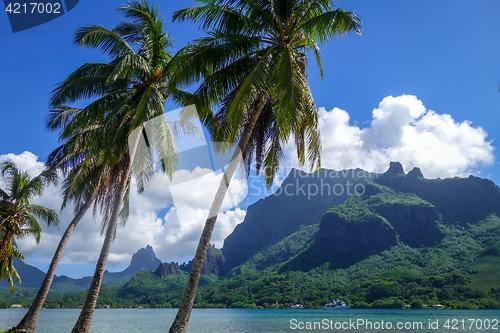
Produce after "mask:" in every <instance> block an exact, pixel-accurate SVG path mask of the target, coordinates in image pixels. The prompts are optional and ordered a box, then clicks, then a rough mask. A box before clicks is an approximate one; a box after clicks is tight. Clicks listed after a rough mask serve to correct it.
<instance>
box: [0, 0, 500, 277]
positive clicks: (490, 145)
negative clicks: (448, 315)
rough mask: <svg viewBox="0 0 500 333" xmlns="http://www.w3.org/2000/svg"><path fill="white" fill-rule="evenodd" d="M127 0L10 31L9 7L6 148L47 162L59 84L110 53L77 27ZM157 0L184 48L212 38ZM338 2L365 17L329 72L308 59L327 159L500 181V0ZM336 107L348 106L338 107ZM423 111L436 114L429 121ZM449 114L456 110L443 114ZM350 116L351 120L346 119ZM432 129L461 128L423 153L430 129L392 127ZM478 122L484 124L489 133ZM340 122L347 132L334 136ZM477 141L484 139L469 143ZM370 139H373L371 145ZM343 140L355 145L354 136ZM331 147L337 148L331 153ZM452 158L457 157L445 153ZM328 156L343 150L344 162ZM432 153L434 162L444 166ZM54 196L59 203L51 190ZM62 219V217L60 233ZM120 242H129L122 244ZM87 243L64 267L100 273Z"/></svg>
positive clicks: (34, 254) (119, 256)
mask: <svg viewBox="0 0 500 333" xmlns="http://www.w3.org/2000/svg"><path fill="white" fill-rule="evenodd" d="M124 3H125V2H124V1H123V0H119V1H116V0H107V1H90V0H80V2H79V4H78V5H77V6H76V7H75V8H74V9H73V10H71V11H70V12H68V13H67V14H65V15H63V16H62V17H59V18H58V19H56V20H54V21H51V22H48V23H46V24H44V25H41V26H38V27H35V28H32V29H30V30H27V31H24V32H19V33H15V34H13V33H12V32H11V29H10V26H9V23H8V19H7V14H6V13H3V14H0V41H1V44H2V52H1V54H0V59H1V61H0V68H1V69H0V73H1V77H2V80H0V94H1V95H0V96H1V100H2V105H1V110H2V111H1V112H2V128H1V131H0V142H1V145H0V155H6V154H15V155H20V154H22V153H23V152H25V151H28V152H31V153H32V154H34V155H36V156H38V161H44V160H45V157H46V156H47V155H48V154H49V153H50V151H51V150H52V149H53V148H55V147H56V145H57V135H56V134H55V133H49V132H47V131H46V130H45V127H44V119H45V116H46V112H47V106H48V98H49V94H50V92H51V90H52V89H53V88H54V85H55V84H57V83H58V82H60V81H62V80H63V79H64V78H65V77H66V76H67V75H68V74H69V73H71V71H73V70H74V69H76V68H77V67H78V66H80V65H81V64H83V63H85V62H99V61H106V60H107V59H106V58H105V57H104V56H102V55H101V54H100V53H99V52H98V51H94V50H87V49H79V48H76V47H75V46H73V44H72V36H73V34H74V32H75V30H76V29H77V28H78V27H80V26H84V25H88V24H99V25H102V26H105V27H109V28H112V27H113V26H114V25H115V24H116V23H117V22H118V21H120V20H121V17H120V16H119V14H118V13H116V12H115V11H114V8H116V7H119V6H120V5H123V4H124ZM154 3H156V4H158V5H159V7H160V13H161V14H162V16H163V18H164V19H165V21H166V26H165V27H166V29H167V31H168V32H169V33H170V35H171V36H172V37H173V38H174V40H175V47H176V49H180V48H181V47H182V46H184V45H185V44H186V43H187V42H188V41H190V40H193V39H195V38H197V37H200V36H202V35H203V32H202V31H199V30H198V29H197V28H196V27H195V26H192V25H190V24H189V23H182V24H179V23H171V22H170V21H171V16H172V13H173V12H174V11H175V10H178V9H181V8H184V7H187V6H190V5H192V4H194V2H193V1H182V2H181V1H156V2H154ZM340 6H341V7H343V8H344V9H347V10H354V11H355V13H356V14H358V15H360V17H361V19H362V21H363V35H362V36H356V35H354V34H351V35H347V36H344V37H342V38H338V39H337V40H335V41H333V42H332V43H330V44H327V45H324V46H322V47H321V50H322V57H323V68H324V80H323V81H321V79H320V78H319V72H318V70H317V66H316V64H315V63H314V61H313V60H312V59H311V60H310V62H309V67H308V72H309V83H310V86H311V90H312V93H313V96H314V98H315V101H316V104H317V106H318V107H323V108H325V110H324V113H323V114H322V115H323V118H322V119H323V120H324V123H325V131H324V132H322V134H324V135H323V140H324V142H323V144H324V146H325V151H324V157H326V158H325V163H324V164H325V166H326V167H332V168H341V167H353V166H364V167H369V166H370V165H372V166H376V167H377V168H379V169H380V168H382V167H381V165H388V164H386V162H387V161H388V159H391V160H392V159H398V157H401V160H402V161H403V162H404V161H406V164H405V163H403V164H404V165H405V168H408V167H409V166H415V165H418V164H419V163H421V164H422V165H419V166H423V165H425V166H428V168H427V170H426V169H425V168H422V171H423V173H424V175H430V176H439V177H447V176H453V175H455V174H460V175H467V174H469V173H474V174H476V175H479V176H482V177H488V178H490V179H492V180H493V181H494V182H495V183H498V182H500V167H499V166H498V157H497V156H498V149H497V142H498V141H499V138H500V128H499V126H498V125H497V124H498V120H499V116H498V111H499V110H500V93H499V92H498V89H499V86H500V57H499V55H500V20H498V17H500V1H496V0H484V1H475V2H471V1H467V2H466V1H462V0H440V1H418V2H417V1H401V0H399V1H396V0H391V1H390V0H387V1H382V2H380V1H366V0H364V1H361V0H346V1H341V2H340ZM402 95H412V96H415V98H414V99H411V98H409V99H408V98H407V99H401V100H392V99H389V100H388V99H386V100H385V102H386V103H385V104H383V105H382V104H380V103H381V102H382V101H384V99H385V98H386V97H388V96H394V97H397V96H402ZM417 101H420V102H421V104H423V105H424V106H425V110H426V111H422V110H421V108H420V106H419V103H420V102H417ZM398 103H399V104H398ZM379 104H380V105H379ZM394 105H396V106H398V107H400V106H401V105H406V106H408V105H411V106H408V108H409V109H408V110H410V109H411V110H410V111H408V112H409V113H411V114H412V115H413V116H412V117H413V118H411V119H410V120H408V119H406V118H405V119H402V118H404V117H402V118H401V117H399V115H400V114H401V112H403V111H401V110H402V109H401V108H399V109H398V107H396V106H394ZM174 108H175V106H174V105H172V104H170V103H167V105H166V110H169V109H174ZM334 108H339V109H337V111H335V112H333V111H332V110H334ZM376 108H378V109H379V113H378V114H379V118H377V119H378V120H377V119H375V118H376V117H375V116H374V113H373V110H374V109H376ZM395 108H396V109H397V110H396V111H394V110H395ZM419 108H420V109H419ZM403 109H404V107H403ZM405 110H406V109H405ZM412 110H413V111H412ZM419 110H420V111H419ZM429 110H433V111H435V113H436V115H439V116H440V117H441V118H439V117H438V116H436V115H434V116H435V117H434V118H433V117H431V116H432V114H431V112H430V111H429ZM330 111H332V112H330ZM393 111H394V112H396V113H392V112H393ZM380 114H384V115H388V118H387V119H385V120H383V119H382V118H383V117H382V116H380ZM424 114H427V115H428V116H429V117H428V118H426V119H425V121H420V120H422V119H423V118H424ZM446 114H447V115H449V117H448V118H446V117H445V116H443V115H446ZM346 117H347V118H346ZM333 118H335V119H333ZM438 118H439V119H438ZM445 118H446V119H445ZM331 119H333V120H331ZM341 119H343V121H344V122H343V123H342V124H341V125H342V126H341V127H339V126H338V124H339V123H340V122H341V121H340V120H341ZM346 119H347V120H346ZM450 119H451V120H450ZM329 121H330V123H329ZM391 121H394V122H395V123H397V122H398V121H399V122H401V123H398V124H400V125H401V124H403V123H404V124H403V125H404V126H403V125H401V126H399V125H397V126H399V127H397V126H396V125H394V124H395V123H394V124H392V125H394V126H393V127H391ZM465 121H467V122H466V123H464V122H465ZM417 123H418V124H417ZM332 124H333V125H332ZM408 124H410V125H411V126H410V125H408ZM460 124H462V125H461V126H460ZM406 125H408V126H406ZM425 126H427V127H426V128H427V129H428V131H429V132H431V133H434V134H436V133H437V134H436V135H438V134H439V133H441V132H443V131H444V132H446V131H456V133H455V134H454V135H450V136H446V139H442V140H441V141H439V142H438V143H439V145H440V146H439V147H441V146H442V149H443V151H442V154H439V149H441V148H436V149H437V150H433V151H432V154H435V155H432V158H431V157H429V156H430V155H425V154H426V152H427V151H429V152H430V151H431V150H419V149H418V147H416V148H415V147H412V148H411V149H403V148H406V146H401V145H404V144H405V142H413V143H412V144H414V145H418V143H419V142H421V143H422V145H425V144H426V143H425V142H427V141H425V140H424V139H423V138H425V137H426V136H423V135H420V136H419V135H417V136H411V138H413V139H408V138H410V136H405V137H404V138H405V140H399V141H401V142H403V141H404V142H403V143H401V142H399V143H398V144H399V146H398V147H397V148H398V149H392V150H390V149H391V148H394V145H395V143H394V142H392V141H390V140H392V139H391V137H389V136H387V135H388V133H389V134H390V133H392V132H391V131H394V133H396V132H397V133H399V134H401V132H402V131H403V132H404V133H407V132H406V131H410V132H411V131H413V130H415V129H417V131H418V129H419V128H422V127H425ZM396 127H397V128H396ZM479 127H480V128H482V130H483V132H481V133H483V136H481V133H480V131H479V130H478V128H479ZM322 130H323V128H322ZM335 130H338V131H337V133H340V134H342V135H341V136H340V137H339V136H336V135H334V134H332V133H333V131H335ZM329 131H332V133H330V132H329ZM342 131H345V132H342ZM360 133H361V134H360ZM485 133H487V136H486V134H485ZM330 134H331V135H330ZM340 134H339V135H340ZM395 135H396V134H395ZM405 135H406V134H405ZM346 138H354V139H353V140H364V141H363V144H362V146H363V148H362V149H363V150H362V152H363V154H362V156H361V155H359V156H357V158H354V157H353V156H351V155H348V154H347V155H346V153H342V154H341V153H339V152H338V151H334V150H335V149H336V148H335V147H339V144H338V142H340V141H342V139H345V140H347V139H346ZM368 138H371V139H370V140H368ZM382 139H383V140H382ZM328 140H332V141H331V142H330V141H328ZM335 140H337V141H335ZM338 140H340V141H338ZM384 140H385V141H384ZM411 140H417V142H416V143H415V141H411ZM474 140H476V141H477V142H478V144H477V145H476V144H475V145H474V146H473V147H471V146H470V145H469V146H468V143H469V142H472V141H474ZM334 141H335V142H334ZM368 141H370V142H372V143H373V145H372V146H370V144H369V143H370V142H368ZM424 141H425V142H424ZM429 142H430V143H429ZM429 142H427V144H430V145H435V146H436V144H434V143H433V142H434V141H429ZM341 146H342V145H341ZM342 147H354V146H353V143H352V142H351V143H348V144H347V143H346V145H343V146H342ZM370 147H371V148H370ZM436 147H437V146H436ZM447 147H454V149H455V152H456V151H458V152H459V154H460V153H462V154H463V156H457V154H456V153H455V155H453V153H449V151H448V150H447V149H448V148H447ZM327 148H328V149H327ZM360 149H361V148H360ZM368 149H372V150H371V151H368ZM347 150H349V149H347ZM351 150H352V149H351ZM389 150H390V152H389ZM436 151H437V152H438V153H437V154H436ZM329 152H331V155H327V154H328V153H329ZM360 152H361V150H360ZM360 154H361V153H360ZM384 154H385V155H384ZM398 154H400V155H398ZM412 154H413V155H414V156H415V157H412ZM419 154H420V155H419ZM429 154H431V153H429ZM382 155H383V156H382ZM417 155H418V156H423V157H417ZM424 155H425V156H424ZM448 155H449V156H450V157H449V159H447V157H446V156H448ZM328 156H334V157H335V160H334V158H333V157H332V158H330V159H329V158H328ZM380 156H382V157H380ZM434 156H435V157H434ZM367 159H369V162H367V161H366V160H367ZM432 159H435V163H433V162H432ZM452 159H453V161H452V162H449V161H450V160H452ZM448 162H449V164H447V163H448ZM293 163H294V162H293V159H292V160H291V161H290V162H286V163H285V165H289V166H292V165H293ZM354 163H360V164H362V165H354ZM370 171H372V170H370ZM378 171H384V170H378ZM407 171H408V170H407ZM47 195H48V194H47ZM254 197H258V196H254ZM254 197H252V199H254ZM54 200H55V199H54ZM47 201H48V202H50V200H49V199H47ZM54 202H55V201H54ZM54 208H57V207H54ZM157 208H158V207H157ZM164 209H165V207H163V210H162V212H163V211H164ZM242 209H245V207H242ZM242 214H243V215H241V214H240V215H238V216H239V218H241V216H244V212H243V213H242ZM236 215H237V214H236ZM68 216H69V215H68ZM160 218H163V216H160ZM234 218H235V219H237V217H234ZM240 222H241V221H240ZM233 224H234V223H233ZM233 224H230V225H233ZM64 228H65V224H64V223H63V224H62V226H61V230H64ZM55 236H56V235H55V234H54V237H52V238H50V237H48V238H50V242H51V244H52V243H54V242H56V240H57V237H55ZM43 242H44V241H43V238H42V244H41V246H42V247H41V248H39V249H36V248H33V249H31V248H29V247H28V245H26V251H27V252H26V253H28V255H29V256H28V261H30V260H31V263H34V264H36V265H37V266H39V267H41V268H44V267H45V266H46V265H47V260H46V258H49V257H50V255H49V253H50V251H49V249H52V248H54V247H55V245H51V244H48V243H46V245H44V244H45V243H43ZM46 242H49V240H47V241H46ZM117 242H118V241H117ZM96 244H97V243H96ZM172 244H173V243H172ZM145 245H146V244H141V243H140V242H137V248H132V246H130V251H129V252H126V253H125V252H123V253H119V252H116V253H115V257H112V258H110V261H111V262H112V263H114V265H115V268H111V269H112V270H116V269H119V268H121V267H123V265H125V264H126V260H127V259H126V258H127V257H128V258H130V255H131V253H133V252H135V251H136V250H137V249H138V248H140V247H142V246H145ZM43 246H45V248H44V247H43ZM117 248H120V246H119V244H117ZM40 249H42V250H40ZM44 249H45V250H44ZM70 250H71V249H70ZM155 250H156V248H155ZM117 251H119V250H117ZM83 252H85V251H84V250H82V249H80V250H77V249H76V248H75V249H74V251H73V252H71V251H70V253H78V254H79V256H78V255H76V254H75V255H74V257H73V259H71V260H68V263H67V264H63V265H62V268H61V272H63V273H64V274H67V275H72V276H78V275H81V274H91V272H92V269H91V267H92V265H91V264H90V262H91V259H92V258H93V255H94V254H93V253H94V252H95V251H94V252H91V251H89V252H88V253H83ZM157 252H160V253H162V254H163V255H162V256H160V255H159V257H160V259H162V260H164V261H166V260H174V259H175V260H181V259H180V258H189V255H187V254H186V253H184V254H179V255H178V256H173V257H168V253H169V252H168V251H167V250H166V249H165V250H164V251H162V250H158V251H157ZM82 253H83V254H82ZM183 256H184V257H183ZM30 258H31V259H30ZM40 258H45V260H40ZM89 258H90V259H89ZM113 258H114V259H113ZM44 265H45V266H44ZM58 274H59V272H58Z"/></svg>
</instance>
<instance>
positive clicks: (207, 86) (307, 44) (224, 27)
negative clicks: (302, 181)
mask: <svg viewBox="0 0 500 333" xmlns="http://www.w3.org/2000/svg"><path fill="white" fill-rule="evenodd" d="M199 2H201V3H203V4H204V5H203V6H200V7H192V8H187V9H183V10H180V11H177V12H175V13H174V21H175V20H177V21H185V20H189V21H193V22H195V23H198V24H199V25H200V26H201V27H202V28H203V29H205V30H207V31H208V36H207V37H205V38H202V39H199V40H197V41H196V42H195V43H194V44H193V45H189V46H187V47H185V48H184V49H183V50H181V52H179V55H178V56H177V58H178V59H174V60H175V61H178V62H179V63H180V64H181V65H180V66H179V68H177V72H176V80H175V82H176V84H178V85H191V84H195V83H197V82H199V81H201V84H200V86H199V88H198V89H197V90H196V92H195V93H194V94H193V96H192V97H191V98H190V99H188V100H187V103H191V104H195V105H196V106H197V110H198V112H199V113H200V114H201V116H202V120H203V122H204V124H205V125H206V126H207V127H208V128H209V130H210V131H211V134H212V137H213V139H214V140H215V141H225V142H230V143H234V144H236V150H235V152H234V154H233V158H232V159H231V161H230V163H229V165H228V167H227V169H226V171H225V173H224V175H223V179H222V181H221V184H220V186H219V189H218V192H217V194H216V196H215V199H214V202H213V204H212V207H211V209H210V212H209V215H208V218H207V220H206V222H205V227H204V229H203V232H202V235H201V238H200V242H199V245H198V248H197V250H196V255H195V258H194V260H193V266H192V269H191V273H190V275H189V279H188V283H187V286H186V289H185V292H184V295H183V298H182V302H181V305H180V308H179V311H178V313H177V316H176V318H175V321H174V323H173V324H172V327H171V328H170V332H185V331H186V328H187V324H188V321H189V317H190V314H191V310H192V307H193V304H194V299H195V296H196V289H197V286H198V282H199V278H200V274H201V268H202V266H203V262H204V259H205V255H206V251H207V248H208V246H209V244H210V238H211V235H212V231H213V228H214V225H215V222H216V219H217V214H218V212H219V210H220V208H221V205H222V202H223V199H224V196H225V193H226V191H227V189H228V186H229V181H230V180H231V178H232V176H233V174H234V172H235V170H236V167H237V165H238V162H239V160H240V159H239V158H238V156H242V157H243V159H244V160H245V162H246V166H247V169H248V166H249V165H250V162H251V161H252V160H253V156H255V160H256V162H257V173H259V172H260V171H261V169H264V175H265V179H266V184H267V185H268V186H269V185H270V184H271V183H272V181H273V178H274V175H275V173H276V171H277V170H278V168H279V164H280V161H281V160H282V158H283V157H284V152H283V146H284V145H285V144H287V142H288V141H289V140H290V139H292V138H293V139H294V140H295V145H296V147H297V154H298V159H299V162H300V163H301V164H304V163H305V162H306V160H307V161H309V163H310V166H311V169H312V170H313V169H319V167H320V159H321V155H320V154H321V142H320V135H319V127H318V114H317V109H316V106H315V103H314V100H313V98H312V95H311V92H310V90H309V85H308V82H307V75H306V65H307V53H308V52H310V53H311V54H312V55H314V57H315V59H316V61H317V62H318V65H319V68H320V72H321V75H322V74H323V73H322V66H321V58H320V50H319V46H318V44H322V43H326V42H329V41H330V40H332V39H333V38H335V37H336V36H340V35H343V34H345V33H347V32H350V31H354V32H357V33H358V34H359V33H360V20H359V18H358V17H357V16H356V15H355V14H354V13H352V12H347V11H344V10H342V9H340V8H338V9H334V8H335V6H334V1H333V0H307V1H306V0H199ZM213 108H217V111H216V112H213V111H211V110H212V109H213Z"/></svg>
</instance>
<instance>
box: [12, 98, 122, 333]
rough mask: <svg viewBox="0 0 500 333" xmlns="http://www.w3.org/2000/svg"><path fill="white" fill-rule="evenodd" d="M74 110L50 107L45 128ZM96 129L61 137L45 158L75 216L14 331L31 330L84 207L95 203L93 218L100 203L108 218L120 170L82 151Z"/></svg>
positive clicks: (59, 122)
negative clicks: (61, 179)
mask: <svg viewBox="0 0 500 333" xmlns="http://www.w3.org/2000/svg"><path fill="white" fill-rule="evenodd" d="M78 111H79V110H78V109H72V108H68V107H63V108H59V109H56V110H51V112H50V113H49V117H48V124H47V127H48V128H49V129H51V130H55V129H57V128H59V127H60V126H62V127H64V126H63V125H64V124H65V122H66V121H68V117H66V119H61V117H65V116H66V115H67V114H68V113H74V112H78ZM96 130H97V127H96V126H93V127H90V128H88V129H86V130H82V131H80V132H78V133H77V134H75V135H73V136H72V137H71V138H69V139H63V141H66V142H65V143H64V144H63V145H61V146H60V147H58V148H57V149H55V150H54V151H53V152H52V153H51V154H50V155H49V157H48V158H47V162H46V165H47V166H48V167H49V168H52V169H57V170H60V171H61V172H62V174H63V175H64V176H65V180H64V182H63V186H62V195H63V203H62V206H61V210H62V209H64V208H65V207H66V206H67V205H68V203H69V202H73V204H74V211H75V216H74V218H73V219H72V221H71V222H70V224H69V225H68V227H67V228H66V231H65V232H64V234H63V236H62V237H61V240H60V242H59V245H58V246H57V249H56V251H55V253H54V256H53V258H52V260H51V263H50V265H49V268H48V270H47V273H46V274H45V278H44V280H43V282H42V285H41V286H40V289H39V290H38V293H37V295H36V297H35V299H34V300H33V302H32V304H31V306H30V308H29V310H28V312H27V313H26V314H25V316H24V317H23V319H22V320H21V321H20V322H19V324H18V325H17V326H16V329H17V330H18V331H22V332H29V333H34V332H35V330H36V326H37V322H38V316H39V314H40V310H41V309H42V306H43V303H44V301H45V299H46V298H47V294H48V292H49V290H50V287H51V284H52V281H53V279H54V276H55V272H56V269H57V265H58V264H59V261H60V259H61V256H62V254H63V252H64V249H65V247H66V244H67V243H68V241H69V238H70V237H71V234H72V233H73V231H74V230H75V228H76V227H77V225H78V223H79V222H80V220H81V219H82V218H83V216H84V215H85V213H86V212H87V210H88V209H89V208H90V207H91V206H92V204H93V203H95V205H94V217H95V216H96V213H97V211H96V210H97V207H98V205H100V207H101V212H103V211H105V213H107V214H103V215H104V216H105V218H104V221H103V225H105V224H106V217H109V210H110V207H111V202H112V198H113V194H112V189H113V186H111V184H113V183H115V182H116V180H117V178H118V175H119V174H120V173H121V171H122V170H120V169H119V167H118V165H116V166H115V167H114V168H109V167H107V166H106V165H104V164H102V163H101V164H98V163H97V158H96V157H94V156H93V157H91V158H85V157H87V156H88V152H87V151H82V147H88V146H89V144H90V142H91V140H92V137H93V136H94V135H95V134H96Z"/></svg>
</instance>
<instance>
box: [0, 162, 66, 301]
mask: <svg viewBox="0 0 500 333" xmlns="http://www.w3.org/2000/svg"><path fill="white" fill-rule="evenodd" d="M0 172H1V174H2V177H3V183H4V184H3V185H4V186H3V187H2V188H0V281H1V280H2V279H3V278H6V279H7V281H8V282H9V284H10V286H11V290H12V291H13V289H14V286H13V283H12V282H13V281H12V277H14V278H16V279H17V280H18V281H20V278H19V275H18V274H17V271H16V270H15V268H14V264H13V259H14V257H17V258H21V259H23V258H22V254H21V253H20V252H19V250H18V249H17V247H16V246H14V239H15V238H23V237H26V236H28V235H33V236H35V239H36V242H37V244H38V243H39V242H40V236H41V232H42V229H41V228H40V225H39V223H38V221H37V219H41V220H44V221H45V222H47V225H57V224H58V223H59V217H58V215H57V214H56V212H55V211H53V210H51V209H48V208H45V207H43V206H39V205H34V204H31V203H30V201H31V200H33V199H34V198H35V197H37V196H40V195H41V194H42V192H43V190H44V188H45V186H47V185H48V184H50V183H56V181H57V174H56V173H55V172H53V171H51V170H45V171H43V172H42V173H41V174H40V175H38V176H36V177H34V178H31V177H30V176H29V175H28V173H27V172H23V171H21V170H19V169H18V168H17V166H16V164H15V163H14V161H12V160H11V159H7V160H5V161H4V162H2V163H1V164H0Z"/></svg>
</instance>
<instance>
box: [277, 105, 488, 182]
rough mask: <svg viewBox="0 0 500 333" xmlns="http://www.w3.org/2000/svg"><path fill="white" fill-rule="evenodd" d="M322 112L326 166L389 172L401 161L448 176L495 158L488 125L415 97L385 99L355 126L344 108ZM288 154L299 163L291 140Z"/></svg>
mask: <svg viewBox="0 0 500 333" xmlns="http://www.w3.org/2000/svg"><path fill="white" fill-rule="evenodd" d="M319 114H320V128H321V139H322V143H323V153H322V166H323V167H324V168H329V169H336V170H341V169H349V168H356V167H360V168H362V169H365V170H367V171H371V172H384V171H385V170H387V168H388V166H389V162H390V161H399V162H401V163H402V164H403V167H404V169H405V170H406V171H409V170H411V169H412V168H413V167H415V166H418V167H420V168H421V169H422V171H423V173H424V176H426V177H427V178H437V177H442V178H444V177H453V176H467V175H469V174H477V173H479V172H480V168H481V167H482V166H485V165H489V164H491V163H493V160H494V156H493V149H494V148H493V146H492V142H491V141H490V140H488V139H487V133H486V131H485V130H483V129H482V128H481V127H474V126H472V124H471V122H469V121H464V122H457V121H455V120H454V119H453V118H452V116H451V115H449V114H439V113H437V112H436V111H433V110H427V109H426V108H425V106H424V104H423V103H422V102H421V101H420V100H418V99H417V97H415V96H411V95H402V96H398V97H393V96H388V97H386V98H384V99H383V100H382V102H381V103H380V104H379V106H378V108H376V109H374V110H373V112H372V119H371V122H370V124H369V126H367V127H365V128H361V127H359V126H355V125H351V124H350V116H349V114H348V112H347V111H344V110H341V109H339V108H334V109H333V110H331V111H327V110H326V109H324V108H320V109H319ZM287 156H288V157H289V159H288V161H287V162H286V163H285V164H286V165H287V166H288V167H291V166H294V167H297V166H298V163H297V159H296V157H295V154H294V148H293V146H292V145H291V144H290V146H289V147H287Z"/></svg>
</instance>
